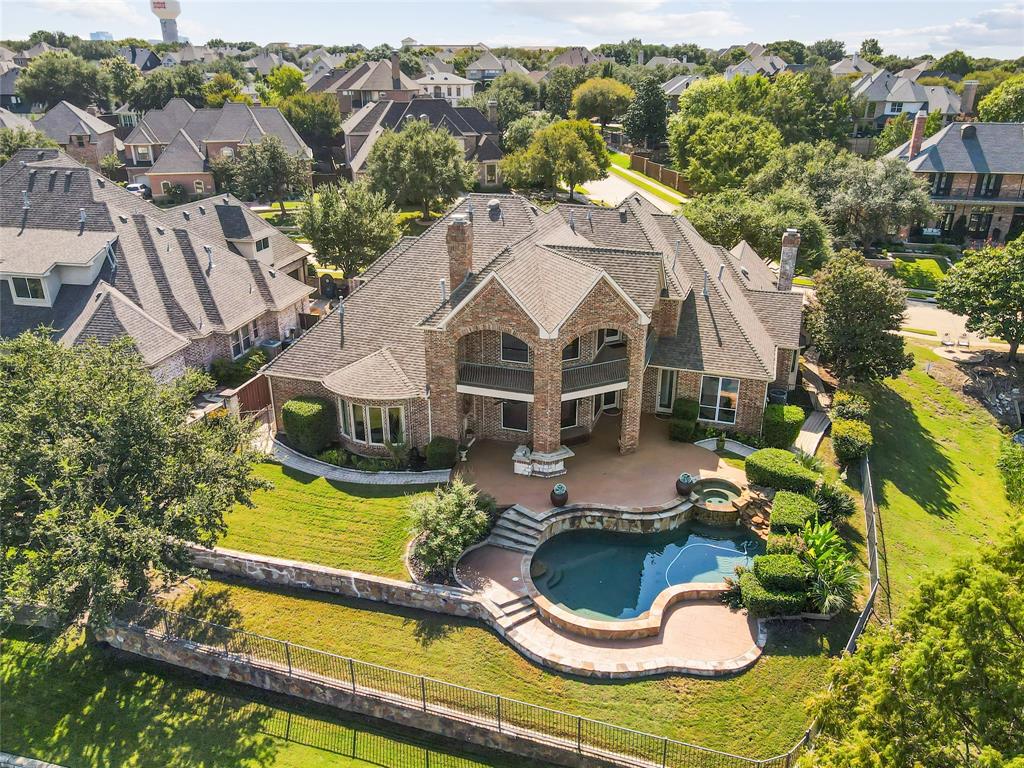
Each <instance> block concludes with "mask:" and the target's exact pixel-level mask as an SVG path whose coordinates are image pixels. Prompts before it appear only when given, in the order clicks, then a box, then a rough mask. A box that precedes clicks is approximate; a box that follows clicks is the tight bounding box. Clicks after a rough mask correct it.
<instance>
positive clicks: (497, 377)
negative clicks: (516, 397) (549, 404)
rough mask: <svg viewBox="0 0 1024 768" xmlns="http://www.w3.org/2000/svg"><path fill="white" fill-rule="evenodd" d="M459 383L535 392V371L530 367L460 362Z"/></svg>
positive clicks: (511, 390)
mask: <svg viewBox="0 0 1024 768" xmlns="http://www.w3.org/2000/svg"><path fill="white" fill-rule="evenodd" d="M458 383H459V384H462V385H464V386H467V387H480V388H481V389H495V390H499V391H501V392H518V393H520V394H524V395H529V394H532V393H533V371H532V370H530V369H529V368H510V367H508V366H504V365H484V364H483V363H466V362H462V363H459V380H458Z"/></svg>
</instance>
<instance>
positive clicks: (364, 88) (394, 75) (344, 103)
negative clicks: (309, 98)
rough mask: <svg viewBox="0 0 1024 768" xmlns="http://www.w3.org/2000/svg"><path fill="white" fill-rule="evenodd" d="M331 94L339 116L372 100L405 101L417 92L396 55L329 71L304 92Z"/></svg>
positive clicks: (415, 84)
mask: <svg viewBox="0 0 1024 768" xmlns="http://www.w3.org/2000/svg"><path fill="white" fill-rule="evenodd" d="M307 90H309V91H311V92H313V93H333V94H335V96H336V97H337V99H338V109H339V110H340V111H341V114H342V116H345V115H347V114H349V113H351V112H354V111H355V110H358V109H362V108H363V107H364V106H366V105H367V104H370V103H372V102H375V101H409V100H411V99H412V97H413V96H415V95H416V94H418V93H420V85H419V84H418V83H417V82H416V81H415V80H413V79H412V78H411V77H409V76H408V75H406V74H405V73H404V72H402V68H401V67H400V66H399V63H398V54H397V53H393V54H391V58H390V60H387V59H385V60H383V61H364V62H363V63H362V64H360V65H358V66H356V67H353V68H352V69H333V70H331V71H330V72H328V73H327V74H325V75H324V76H323V77H321V78H320V79H319V80H317V81H316V82H315V83H312V84H311V85H310V86H309V88H308V89H307Z"/></svg>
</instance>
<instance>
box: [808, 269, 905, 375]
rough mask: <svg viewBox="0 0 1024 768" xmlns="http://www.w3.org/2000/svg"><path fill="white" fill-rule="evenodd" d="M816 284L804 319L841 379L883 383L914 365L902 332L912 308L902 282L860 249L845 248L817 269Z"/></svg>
mask: <svg viewBox="0 0 1024 768" xmlns="http://www.w3.org/2000/svg"><path fill="white" fill-rule="evenodd" d="M814 282H815V293H814V298H812V299H811V303H810V305H809V306H808V307H807V309H806V311H805V315H804V320H805V324H806V327H807V333H808V335H810V337H811V339H812V341H813V343H814V344H815V346H817V348H818V351H819V352H820V353H821V357H822V360H824V361H825V362H826V365H827V366H828V368H829V370H831V371H832V372H833V373H834V374H835V376H836V378H838V379H840V380H848V379H849V380H853V381H878V380H880V379H885V378H888V377H890V376H898V375H899V374H900V373H902V372H903V371H905V370H907V369H908V368H910V366H911V365H913V362H914V359H913V356H911V355H909V354H907V353H906V352H905V350H904V346H903V337H902V336H900V335H898V333H897V332H898V331H899V329H900V327H901V325H902V322H903V313H904V311H905V310H906V296H905V294H904V292H903V286H902V284H901V283H900V282H899V280H897V279H896V278H894V277H890V276H889V275H887V274H885V273H884V272H882V270H880V269H875V268H874V267H872V266H870V265H869V264H868V263H867V262H866V261H865V260H864V257H863V256H862V255H861V254H860V253H858V252H856V251H840V252H839V253H837V254H836V255H835V256H833V257H832V258H831V259H829V260H828V261H827V262H825V266H824V267H822V269H820V270H819V271H818V272H816V273H815V275H814Z"/></svg>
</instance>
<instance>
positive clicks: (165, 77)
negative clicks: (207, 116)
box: [128, 64, 206, 112]
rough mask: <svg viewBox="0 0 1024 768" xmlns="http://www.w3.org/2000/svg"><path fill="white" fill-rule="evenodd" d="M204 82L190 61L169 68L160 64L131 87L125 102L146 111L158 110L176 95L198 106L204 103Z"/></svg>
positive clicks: (201, 74) (200, 73) (200, 71)
mask: <svg viewBox="0 0 1024 768" xmlns="http://www.w3.org/2000/svg"><path fill="white" fill-rule="evenodd" d="M204 83H205V81H204V79H203V71H202V70H201V69H200V68H199V67H197V66H195V65H194V64H187V65H185V66H180V67H171V68H169V69H167V68H164V67H160V68H158V69H155V70H154V71H152V72H150V73H149V74H148V75H146V76H145V77H143V78H141V79H140V80H139V81H138V82H137V83H136V84H135V85H134V86H133V87H132V90H131V93H130V95H129V98H128V103H130V104H131V105H132V108H133V109H136V110H138V111H140V112H148V111H149V110H151V109H161V108H162V107H163V106H164V105H165V104H167V102H168V101H170V100H171V99H174V98H180V99H185V101H187V102H188V103H189V104H191V105H192V106H193V107H196V108H197V109H198V108H200V107H202V106H203V105H204V104H205V103H206V91H205V90H203V85H204Z"/></svg>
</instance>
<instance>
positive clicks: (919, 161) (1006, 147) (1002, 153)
mask: <svg viewBox="0 0 1024 768" xmlns="http://www.w3.org/2000/svg"><path fill="white" fill-rule="evenodd" d="M909 148H910V142H907V143H906V144H904V145H903V146H901V147H898V148H897V149H894V150H892V151H891V152H890V153H889V154H888V155H887V157H897V158H899V159H900V160H904V161H907V154H908V150H909ZM907 167H908V168H909V169H910V170H911V171H914V172H915V173H1024V123H951V124H950V125H947V126H945V127H944V128H941V129H940V130H939V131H937V132H936V133H935V134H934V135H932V136H929V137H928V138H926V139H925V140H924V141H923V142H922V143H921V151H920V152H919V153H918V154H917V156H916V157H915V158H914V159H913V160H910V161H907Z"/></svg>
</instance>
